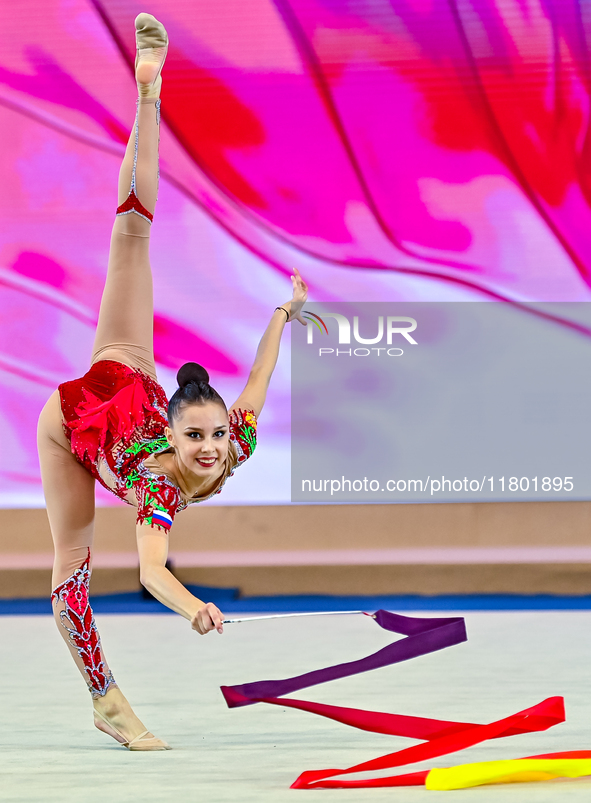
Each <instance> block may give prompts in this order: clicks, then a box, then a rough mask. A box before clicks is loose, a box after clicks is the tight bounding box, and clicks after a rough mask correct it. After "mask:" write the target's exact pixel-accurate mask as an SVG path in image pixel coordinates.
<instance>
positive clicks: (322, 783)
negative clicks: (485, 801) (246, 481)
mask: <svg viewBox="0 0 591 803" xmlns="http://www.w3.org/2000/svg"><path fill="white" fill-rule="evenodd" d="M372 618H373V619H374V621H375V622H376V623H377V624H378V625H379V626H380V627H381V628H382V629H384V630H388V631H390V632H392V633H399V634H401V635H404V636H405V637H406V638H404V639H401V640H399V641H396V642H394V643H393V644H390V645H389V646H388V647H384V648H383V649H381V650H379V651H378V652H376V653H373V654H372V655H369V656H367V657H366V658H361V659H359V660H357V661H352V662H350V663H346V664H338V665H336V666H330V667H326V668H324V669H318V670H315V671H313V672H308V673H306V674H304V675H299V676H296V677H293V678H287V679H285V680H263V681H258V682H256V683H245V684H243V685H241V686H222V687H221V689H222V693H223V695H224V698H225V700H226V703H227V704H228V706H229V707H230V708H235V707H238V706H244V705H253V704H254V703H269V704H271V705H280V706H282V707H283V708H297V709H299V710H301V711H308V712H310V713H312V714H318V715H320V716H323V717H327V718H328V719H333V720H335V721H337V722H342V723H343V724H345V725H351V726H352V727H354V728H359V729H361V730H366V731H370V732H372V733H384V734H391V735H393V736H407V737H409V738H412V739H422V740H423V741H424V743H423V744H419V745H413V746H412V747H408V748H406V749H403V750H399V751H397V752H395V753H390V754H389V755H386V756H382V757H381V758H376V759H373V760H371V761H366V762H364V763H362V764H357V765H355V766H353V767H347V768H344V769H343V768H341V769H335V768H333V769H324V770H313V771H308V772H304V773H302V774H301V775H300V777H299V778H298V779H297V780H296V781H295V782H294V783H293V784H292V789H318V788H324V789H326V788H341V789H342V788H367V787H393V786H423V785H425V786H426V787H427V788H428V789H440V790H443V789H460V788H466V787H469V786H478V785H481V784H487V783H505V782H514V781H520V780H528V781H531V780H547V779H549V778H554V777H578V776H580V775H586V774H589V772H591V751H577V752H575V753H572V752H571V753H555V754H549V755H545V756H532V757H529V758H527V759H515V760H513V761H500V762H499V761H495V762H484V763H478V764H467V765H461V766H457V767H450V768H448V769H434V770H425V771H421V772H413V773H407V774H404V775H394V776H390V777H386V778H373V779H369V780H368V779H364V780H340V779H339V780H335V779H334V777H335V776H337V775H349V774H352V773H357V772H368V771H376V770H384V769H390V768H392V767H402V766H405V765H408V764H414V763H417V762H419V761H424V760H426V759H430V758H435V757H438V756H443V755H448V754H449V753H454V752H456V751H458V750H463V749H465V748H466V747H471V746H472V745H474V744H478V743H480V742H483V741H486V740H488V739H499V738H502V737H505V736H514V735H517V734H520V733H532V732H536V731H543V730H547V729H548V728H551V727H552V726H553V725H556V724H558V723H559V722H563V721H564V718H565V717H564V701H563V699H562V698H561V697H551V698H549V699H547V700H544V701H543V702H541V703H539V704H538V705H535V706H533V707H532V708H528V709H525V710H524V711H520V712H519V713H517V714H513V715H512V716H510V717H506V718H504V719H501V720H498V721H496V722H492V723H490V724H488V725H481V724H474V723H470V722H453V721H446V720H438V719H427V718H424V717H412V716H402V715H398V714H386V713H381V712H377V711H364V710H362V709H357V708H344V707H341V706H333V705H325V704H322V703H312V702H307V701H305V700H293V699H286V698H285V697H284V696H283V695H285V694H290V693H292V692H295V691H299V690H300V689H305V688H308V687H309V686H316V685H318V684H320V683H327V682H328V681H330V680H336V679H338V678H344V677H349V676H351V675H357V674H359V673H361V672H367V671H369V670H371V669H378V668H380V667H384V666H390V665H392V664H397V663H401V662H402V661H408V660H410V659H411V658H416V657H418V656H419V655H426V654H428V653H431V652H436V651H437V650H442V649H444V648H445V647H451V646H452V645H454V644H460V643H461V642H463V641H466V639H467V636H466V629H465V623H464V619H463V618H461V617H453V618H437V619H426V618H416V617H410V616H401V615H399V614H395V613H391V612H389V611H383V610H380V611H377V612H376V613H375V614H374V615H373V617H372Z"/></svg>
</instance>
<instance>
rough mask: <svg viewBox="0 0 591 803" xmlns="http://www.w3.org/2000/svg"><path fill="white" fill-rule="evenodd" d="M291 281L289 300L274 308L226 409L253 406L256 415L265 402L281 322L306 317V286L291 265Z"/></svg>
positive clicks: (279, 338)
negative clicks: (241, 386)
mask: <svg viewBox="0 0 591 803" xmlns="http://www.w3.org/2000/svg"><path fill="white" fill-rule="evenodd" d="M291 282H292V284H293V296H292V298H291V299H290V301H288V302H287V303H285V304H282V306H281V307H278V308H277V309H276V310H275V311H274V313H273V317H272V318H271V321H270V323H269V325H268V326H267V328H266V329H265V333H264V334H263V336H262V338H261V342H260V343H259V347H258V349H257V353H256V356H255V359H254V363H253V366H252V368H251V370H250V374H249V377H248V381H247V383H246V386H245V388H244V390H243V391H242V393H241V394H240V396H239V397H238V398H237V399H236V401H235V402H234V404H233V405H232V407H231V408H230V410H234V409H242V410H254V412H255V415H256V416H257V417H258V415H259V413H260V412H261V410H262V409H263V405H264V404H265V399H266V397H267V389H268V387H269V382H270V381H271V375H272V374H273V371H274V370H275V365H276V364H277V357H278V356H279V344H280V342H281V335H282V334H283V328H284V326H285V324H286V323H287V322H288V321H294V320H297V321H299V322H300V323H302V324H303V325H304V326H306V321H305V320H304V319H303V318H302V315H301V313H302V307H303V306H304V303H305V301H306V298H307V297H308V286H307V285H306V283H305V282H304V280H303V279H302V277H301V276H300V272H299V271H298V269H297V268H294V275H293V276H292V277H291Z"/></svg>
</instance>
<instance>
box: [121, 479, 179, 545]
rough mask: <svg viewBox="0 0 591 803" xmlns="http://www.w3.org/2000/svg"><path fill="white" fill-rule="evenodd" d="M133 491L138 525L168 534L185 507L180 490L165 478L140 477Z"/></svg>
mask: <svg viewBox="0 0 591 803" xmlns="http://www.w3.org/2000/svg"><path fill="white" fill-rule="evenodd" d="M133 490H134V492H135V495H136V499H137V523H138V524H147V525H148V526H150V527H154V528H156V529H159V530H164V531H165V532H168V530H170V528H171V527H172V522H173V521H174V517H175V514H176V513H177V511H178V510H180V509H182V508H183V507H185V505H184V504H183V502H182V498H181V494H180V491H179V489H178V488H177V487H176V486H175V485H173V483H172V482H170V480H169V479H168V478H167V477H165V476H157V475H152V476H151V477H139V478H138V479H137V480H136V481H135V482H134V483H133Z"/></svg>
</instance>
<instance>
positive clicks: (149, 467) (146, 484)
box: [59, 360, 257, 530]
mask: <svg viewBox="0 0 591 803" xmlns="http://www.w3.org/2000/svg"><path fill="white" fill-rule="evenodd" d="M59 393H60V399H61V407H62V415H63V418H64V431H65V433H66V436H67V438H68V440H69V441H70V444H71V448H72V453H73V454H74V455H75V456H76V458H77V460H78V462H79V463H81V464H82V465H83V466H84V467H85V468H86V469H87V470H88V471H89V472H90V473H91V474H92V476H93V477H95V478H96V479H97V480H98V481H99V482H100V483H101V484H102V485H103V486H104V487H105V488H107V490H109V491H111V492H112V493H114V494H115V495H116V496H118V497H119V498H120V499H122V500H123V501H124V502H128V503H129V504H132V505H136V506H137V509H138V517H137V520H138V523H140V524H142V523H145V524H149V525H150V526H152V527H158V528H161V529H164V530H168V529H170V526H171V525H172V522H173V519H174V517H175V515H176V513H177V512H178V511H179V510H183V509H184V508H185V507H187V505H189V504H193V503H194V502H203V501H204V500H205V499H209V498H211V497H212V496H214V494H217V493H219V492H220V491H221V490H222V486H223V485H224V483H225V482H226V480H227V479H228V477H230V476H232V474H233V473H234V471H235V469H236V466H239V465H240V464H241V463H244V462H245V460H247V458H249V457H250V455H251V454H252V453H253V451H254V449H255V446H256V424H257V422H256V416H255V414H254V411H252V410H238V411H232V412H231V413H230V421H229V430H230V432H229V434H230V443H229V447H228V457H227V459H226V466H225V469H224V473H223V474H222V476H221V477H220V479H219V481H218V483H217V485H216V487H215V488H214V489H213V490H212V491H211V493H209V494H207V495H206V496H200V497H185V496H184V495H183V494H182V492H181V490H180V488H179V487H178V485H176V483H175V482H174V481H173V478H171V477H170V476H168V475H167V474H166V473H165V472H164V470H163V469H162V467H161V466H159V465H158V464H157V462H156V461H155V460H154V457H153V456H154V455H156V454H159V453H161V452H164V451H166V450H168V449H170V446H169V444H168V441H167V440H166V438H165V436H164V428H165V427H166V426H167V425H168V420H167V409H168V401H167V398H166V394H165V393H164V390H163V389H162V388H161V387H160V385H159V384H158V383H157V382H155V381H154V380H153V379H151V378H150V377H149V376H147V374H144V373H142V372H141V371H138V370H135V369H133V368H129V367H128V366H127V365H124V364H123V363H120V362H114V361H112V360H101V361H100V362H97V363H95V364H94V365H93V366H92V368H91V369H90V371H89V372H88V373H87V374H85V375H84V376H83V377H81V378H80V379H74V380H72V381H71V382H65V383H64V384H62V385H60V386H59Z"/></svg>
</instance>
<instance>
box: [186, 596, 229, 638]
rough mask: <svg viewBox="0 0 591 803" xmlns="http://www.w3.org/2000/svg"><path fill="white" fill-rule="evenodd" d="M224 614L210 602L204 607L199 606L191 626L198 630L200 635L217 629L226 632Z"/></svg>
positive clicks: (219, 631)
mask: <svg viewBox="0 0 591 803" xmlns="http://www.w3.org/2000/svg"><path fill="white" fill-rule="evenodd" d="M223 620H224V615H223V613H222V612H221V611H220V609H219V608H218V607H217V606H216V605H214V604H213V602H208V603H207V604H206V605H204V606H203V607H202V608H199V610H198V611H197V613H196V614H195V616H193V618H192V619H191V627H192V628H193V630H196V631H197V632H198V633H199V635H200V636H204V635H205V634H206V633H209V632H210V630H217V631H218V633H223V632H224V627H223V624H222V622H223Z"/></svg>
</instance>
